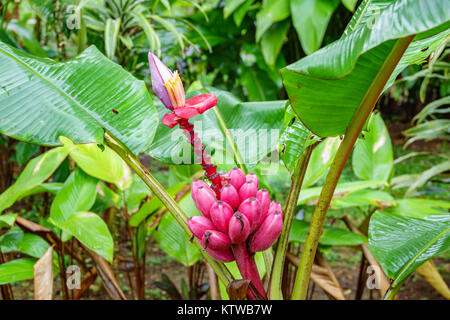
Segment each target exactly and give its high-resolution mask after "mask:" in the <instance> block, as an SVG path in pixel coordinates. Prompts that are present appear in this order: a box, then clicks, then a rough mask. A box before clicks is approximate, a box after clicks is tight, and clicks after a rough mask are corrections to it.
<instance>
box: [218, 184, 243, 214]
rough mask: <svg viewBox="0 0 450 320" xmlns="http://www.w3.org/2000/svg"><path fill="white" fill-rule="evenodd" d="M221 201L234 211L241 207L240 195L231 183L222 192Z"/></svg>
mask: <svg viewBox="0 0 450 320" xmlns="http://www.w3.org/2000/svg"><path fill="white" fill-rule="evenodd" d="M220 200H222V201H224V202H226V203H228V204H229V205H230V206H231V208H233V210H236V209H237V208H238V207H239V203H240V201H239V193H238V192H237V191H236V188H235V187H233V185H232V184H230V183H227V184H226V185H224V186H223V188H222V190H221V191H220Z"/></svg>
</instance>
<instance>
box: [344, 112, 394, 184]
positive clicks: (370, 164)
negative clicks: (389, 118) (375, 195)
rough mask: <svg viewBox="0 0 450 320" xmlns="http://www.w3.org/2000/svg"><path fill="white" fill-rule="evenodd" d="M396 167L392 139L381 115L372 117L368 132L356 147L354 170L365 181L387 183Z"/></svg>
mask: <svg viewBox="0 0 450 320" xmlns="http://www.w3.org/2000/svg"><path fill="white" fill-rule="evenodd" d="M393 167H394V154H393V151H392V143H391V138H390V137H389V132H388V129H387V127H386V125H385V124H384V122H383V119H382V118H381V115H380V114H379V113H377V114H375V115H373V116H372V118H371V119H370V122H369V125H368V132H365V133H364V137H363V138H362V139H359V140H358V142H357V143H356V145H355V149H354V150H353V156H352V168H353V171H354V172H355V174H356V176H357V177H358V178H361V179H365V180H383V181H387V180H388V178H389V176H390V174H391V171H392V168H393Z"/></svg>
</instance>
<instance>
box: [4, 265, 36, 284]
mask: <svg viewBox="0 0 450 320" xmlns="http://www.w3.org/2000/svg"><path fill="white" fill-rule="evenodd" d="M35 262H36V259H32V258H21V259H16V260H13V261H9V262H6V263H3V264H0V285H2V284H6V283H11V282H16V281H22V280H28V279H33V277H34V273H33V266H34V264H35Z"/></svg>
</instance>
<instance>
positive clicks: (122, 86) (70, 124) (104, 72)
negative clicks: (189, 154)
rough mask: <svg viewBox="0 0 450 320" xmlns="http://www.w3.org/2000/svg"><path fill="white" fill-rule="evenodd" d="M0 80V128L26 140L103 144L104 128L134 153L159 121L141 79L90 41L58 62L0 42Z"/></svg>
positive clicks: (147, 141) (148, 140)
mask: <svg viewBox="0 0 450 320" xmlns="http://www.w3.org/2000/svg"><path fill="white" fill-rule="evenodd" d="M0 84H1V85H0V133H3V134H5V135H8V136H11V137H13V138H16V139H19V140H22V141H25V142H29V143H35V144H41V145H47V146H57V145H61V143H60V141H59V140H58V137H59V136H65V137H68V138H70V139H71V140H72V141H73V142H75V143H88V142H96V143H103V133H104V131H105V130H107V131H109V132H110V133H111V134H112V135H113V136H114V137H116V138H117V139H118V140H119V141H120V142H122V143H123V144H124V145H125V146H126V147H127V148H128V149H129V150H130V151H131V152H132V153H134V154H137V153H139V152H143V151H144V150H146V149H147V148H148V146H149V145H150V143H151V142H152V140H153V136H154V134H155V131H156V127H157V125H158V121H159V118H158V113H157V111H156V109H155V107H154V106H153V103H152V100H151V98H150V95H149V93H148V91H147V88H146V87H145V84H144V82H143V81H139V80H137V79H135V78H134V77H133V76H131V75H130V74H129V73H128V72H126V71H125V70H124V69H122V68H121V67H120V66H119V65H117V64H115V63H114V62H112V61H111V60H109V59H107V58H106V57H105V56H103V55H102V54H101V53H100V51H98V50H97V49H96V48H95V47H94V46H91V47H89V48H87V49H86V50H85V51H83V52H82V53H81V54H80V55H79V56H77V57H75V58H73V59H71V60H69V61H67V62H64V63H58V62H55V61H52V60H50V59H43V58H37V57H33V56H32V55H30V54H28V53H25V52H23V51H21V50H19V49H16V48H13V47H10V46H8V45H7V44H5V43H3V42H0Z"/></svg>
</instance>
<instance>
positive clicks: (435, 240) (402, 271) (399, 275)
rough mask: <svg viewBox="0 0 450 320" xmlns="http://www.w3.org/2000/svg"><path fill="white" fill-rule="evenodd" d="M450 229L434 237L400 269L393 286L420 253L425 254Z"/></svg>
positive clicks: (449, 229)
mask: <svg viewBox="0 0 450 320" xmlns="http://www.w3.org/2000/svg"><path fill="white" fill-rule="evenodd" d="M449 231H450V227H449V228H447V229H445V230H444V231H443V232H441V233H440V234H438V235H437V236H436V237H434V238H433V239H432V240H431V241H430V242H428V244H427V245H426V246H424V247H423V248H422V249H421V250H419V252H417V253H416V254H415V255H414V256H413V257H412V258H411V259H410V260H409V262H408V263H407V264H406V265H405V266H404V267H403V268H402V269H401V270H400V272H399V274H398V275H397V276H396V277H395V279H394V283H393V286H394V285H396V284H397V281H398V279H399V278H400V277H401V276H402V275H403V274H404V273H406V271H407V270H408V268H409V267H410V266H411V265H412V264H413V263H414V262H415V261H416V260H417V259H418V258H419V256H420V255H422V254H423V252H424V251H425V250H426V249H428V248H429V247H430V246H431V245H433V244H434V243H435V242H437V241H438V240H439V239H440V238H442V237H443V236H444V235H445V234H446V233H447V232H449Z"/></svg>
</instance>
